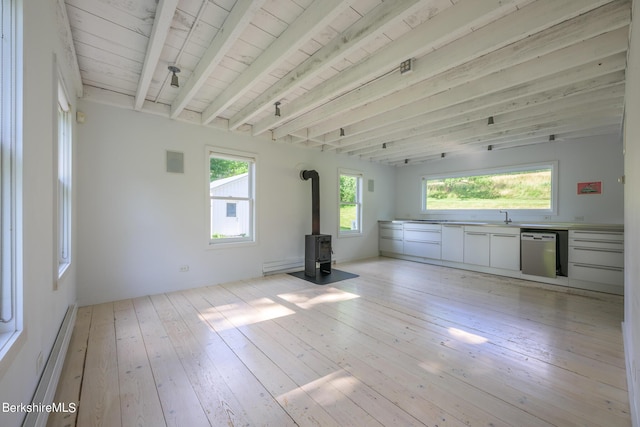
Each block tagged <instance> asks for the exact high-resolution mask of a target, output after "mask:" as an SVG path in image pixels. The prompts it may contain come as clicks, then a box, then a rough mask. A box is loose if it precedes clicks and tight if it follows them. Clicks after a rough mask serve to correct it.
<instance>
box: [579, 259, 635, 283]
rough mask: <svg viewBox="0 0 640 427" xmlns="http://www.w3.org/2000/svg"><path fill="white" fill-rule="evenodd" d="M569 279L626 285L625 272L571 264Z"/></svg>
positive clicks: (611, 268) (619, 269)
mask: <svg viewBox="0 0 640 427" xmlns="http://www.w3.org/2000/svg"><path fill="white" fill-rule="evenodd" d="M569 279H575V280H584V281H586V282H596V283H604V284H607V285H621V286H622V285H624V270H623V269H621V268H615V267H598V266H593V265H588V264H578V263H569Z"/></svg>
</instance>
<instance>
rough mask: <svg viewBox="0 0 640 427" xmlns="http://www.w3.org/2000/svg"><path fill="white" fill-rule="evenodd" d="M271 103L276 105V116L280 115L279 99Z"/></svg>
mask: <svg viewBox="0 0 640 427" xmlns="http://www.w3.org/2000/svg"><path fill="white" fill-rule="evenodd" d="M273 105H275V106H276V117H280V101H276V102H275V103H274V104H273Z"/></svg>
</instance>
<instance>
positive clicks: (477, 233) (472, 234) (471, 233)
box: [465, 231, 488, 236]
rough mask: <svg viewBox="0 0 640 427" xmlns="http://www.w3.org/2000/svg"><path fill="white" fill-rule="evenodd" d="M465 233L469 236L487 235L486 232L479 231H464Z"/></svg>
mask: <svg viewBox="0 0 640 427" xmlns="http://www.w3.org/2000/svg"><path fill="white" fill-rule="evenodd" d="M465 234H468V235H469V236H487V235H488V233H480V232H478V231H465Z"/></svg>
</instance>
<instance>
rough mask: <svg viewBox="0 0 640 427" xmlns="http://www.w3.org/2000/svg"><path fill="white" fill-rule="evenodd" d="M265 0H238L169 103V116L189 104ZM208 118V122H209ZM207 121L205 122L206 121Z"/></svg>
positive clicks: (172, 116)
mask: <svg viewBox="0 0 640 427" xmlns="http://www.w3.org/2000/svg"><path fill="white" fill-rule="evenodd" d="M265 1H266V0H238V2H236V4H235V6H234V7H233V9H231V12H230V13H229V15H228V16H227V19H226V20H225V21H224V24H223V25H222V28H220V30H219V31H218V33H217V34H216V36H215V38H214V39H213V41H212V42H211V45H209V47H208V48H207V50H206V52H205V53H204V55H202V58H201V59H200V62H198V65H197V66H196V68H195V69H194V70H193V73H192V74H191V78H189V80H187V82H186V83H185V84H184V85H183V87H182V88H181V89H180V93H179V94H178V96H176V99H175V100H174V101H173V103H172V104H171V118H172V119H175V118H176V117H178V115H179V114H180V112H181V111H182V110H184V108H185V107H186V106H187V104H189V102H190V101H191V99H192V98H193V97H194V96H195V95H196V93H197V92H198V90H199V89H200V88H201V87H202V85H203V84H204V83H205V82H206V81H207V79H208V78H209V76H210V75H211V72H212V71H213V70H214V69H215V68H216V67H217V66H218V65H219V64H220V62H221V61H222V59H223V58H224V57H225V55H226V54H227V52H228V51H229V49H231V47H232V46H233V44H234V43H235V42H236V41H237V40H238V37H240V35H241V34H242V32H243V31H244V30H245V28H246V27H247V25H249V23H250V22H251V19H252V18H253V17H254V15H255V14H256V12H257V11H258V10H260V8H261V7H262V5H263V3H264V2H265ZM210 121H211V120H209V121H208V122H210ZM208 122H207V123H208Z"/></svg>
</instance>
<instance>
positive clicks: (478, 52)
mask: <svg viewBox="0 0 640 427" xmlns="http://www.w3.org/2000/svg"><path fill="white" fill-rule="evenodd" d="M604 3H607V1H603V0H568V1H562V2H558V1H556V0H538V1H536V2H534V3H530V4H528V5H527V6H525V7H523V8H521V9H519V10H518V11H516V12H513V13H511V14H509V15H507V16H505V17H503V18H501V19H498V20H496V21H494V22H492V23H491V24H489V25H486V26H484V27H482V28H480V29H478V30H476V31H474V32H473V33H471V34H469V35H467V36H464V37H461V38H459V39H457V40H456V41H454V42H452V43H449V44H447V45H445V46H443V47H442V48H440V49H437V50H435V51H433V52H431V53H428V54H426V55H424V56H423V57H421V58H418V59H417V60H416V64H415V71H413V72H412V73H411V74H409V75H407V76H400V75H399V74H387V75H386V76H384V77H382V78H380V79H378V80H376V81H375V82H373V83H371V84H369V85H367V86H365V87H362V88H359V89H357V90H355V91H352V92H350V93H348V94H345V95H343V96H341V97H339V98H337V99H335V100H333V101H331V102H328V103H326V104H324V105H322V106H321V107H318V108H316V109H315V110H314V111H313V112H312V113H310V114H305V115H302V116H299V117H297V118H295V119H293V120H291V121H289V122H287V123H286V124H284V125H282V126H280V127H278V128H277V129H275V130H274V137H275V138H279V137H281V136H284V135H286V134H288V133H291V132H294V131H295V130H297V129H301V128H304V127H308V126H311V125H314V124H316V123H319V122H322V121H325V120H327V119H328V118H332V117H336V116H338V115H343V114H344V112H346V111H350V110H352V109H353V108H356V107H359V106H361V105H364V104H366V103H370V102H372V101H373V100H377V99H381V100H382V101H380V102H382V103H384V104H387V101H388V99H386V98H384V97H385V96H387V95H389V94H391V93H394V92H397V91H399V90H403V89H405V88H409V87H410V86H412V85H414V84H416V83H418V82H420V81H422V80H425V79H428V78H431V77H433V76H435V75H437V74H439V73H443V72H445V71H447V70H449V69H451V68H454V67H457V66H461V65H462V64H464V63H466V62H469V61H472V60H473V59H475V58H481V57H482V56H483V55H486V54H487V53H489V52H492V51H495V50H496V49H500V48H503V47H506V49H505V50H501V51H500V52H502V53H503V54H504V52H507V51H509V49H508V48H509V47H511V46H509V45H510V44H512V43H514V42H516V41H518V40H522V39H524V38H525V37H528V36H532V35H533V34H536V33H540V32H541V31H542V32H543V33H542V34H543V35H538V34H536V36H537V39H538V40H540V39H542V38H544V36H545V35H546V36H549V35H551V34H553V35H554V37H547V43H546V44H547V45H551V44H553V47H551V46H550V47H548V50H547V52H549V51H552V50H555V49H558V48H560V47H561V46H562V44H563V43H564V45H565V46H566V45H567V44H569V43H573V42H574V39H573V38H572V37H568V36H565V35H564V33H565V32H572V30H573V29H575V30H578V29H577V28H576V27H577V26H578V22H580V21H581V19H578V20H574V19H571V18H574V17H576V16H578V15H580V14H581V13H584V12H587V11H589V10H592V9H594V8H597V7H599V6H601V5H602V4H604ZM449 10H450V9H449ZM625 11H626V12H627V13H628V7H627V8H626V9H625ZM616 16H617V15H616ZM565 20H568V21H567V23H566V24H564V25H561V29H560V30H558V29H557V28H555V29H554V28H552V27H553V26H554V25H556V24H559V23H562V22H564V21H565ZM607 23H608V26H609V28H611V27H613V28H619V27H620V26H624V25H626V24H625V23H624V22H623V23H618V22H617V20H616V21H614V22H610V21H607ZM616 26H617V27H616ZM546 29H549V30H548V31H547V32H544V31H543V30H546ZM554 30H555V31H554ZM600 31H602V30H600ZM596 34H597V33H596ZM536 36H533V37H536ZM533 37H528V38H527V39H526V43H527V46H529V45H530V44H531V43H533ZM559 45H560V46H559ZM537 47H538V48H539V49H540V50H541V51H543V52H544V49H545V46H544V45H543V44H538V45H537ZM511 54H512V55H511V57H506V56H503V57H501V58H500V59H501V62H497V61H496V59H497V58H495V57H494V58H493V61H485V62H484V65H485V67H484V69H480V68H479V67H478V64H474V66H473V70H472V71H469V70H468V71H467V73H465V74H464V76H465V77H467V79H468V78H473V77H476V76H481V75H483V74H488V73H490V72H494V71H497V70H499V69H500V68H499V66H500V65H501V64H505V63H507V64H509V63H511V64H513V63H514V61H517V60H518V59H519V60H520V62H522V61H525V60H527V59H531V58H532V57H535V56H533V55H531V54H530V51H529V50H528V49H524V50H523V49H521V50H516V49H511ZM497 55H498V54H496V53H495V52H494V56H497ZM481 59H482V58H481ZM476 78H477V77H476ZM458 79H459V80H460V77H458ZM410 91H412V92H414V90H413V88H412V89H410ZM406 102H407V101H403V102H402V103H406ZM394 106H397V104H395V103H393V102H390V103H389V105H388V107H387V110H389V109H391V108H393V107H394ZM344 119H345V120H349V117H348V116H346V117H344ZM311 136H315V135H313V134H311Z"/></svg>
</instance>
